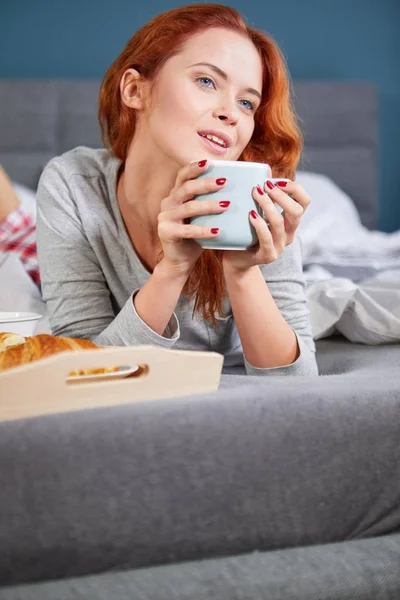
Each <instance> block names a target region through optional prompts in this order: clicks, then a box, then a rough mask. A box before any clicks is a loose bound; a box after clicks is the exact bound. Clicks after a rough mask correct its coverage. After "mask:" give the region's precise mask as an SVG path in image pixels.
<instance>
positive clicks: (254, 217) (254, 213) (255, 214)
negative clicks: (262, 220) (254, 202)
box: [250, 210, 258, 219]
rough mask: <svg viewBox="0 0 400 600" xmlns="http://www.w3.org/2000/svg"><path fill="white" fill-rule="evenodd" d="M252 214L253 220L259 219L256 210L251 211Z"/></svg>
mask: <svg viewBox="0 0 400 600" xmlns="http://www.w3.org/2000/svg"><path fill="white" fill-rule="evenodd" d="M250 214H251V216H252V217H253V219H257V216H258V215H257V213H256V211H255V210H251V211H250Z"/></svg>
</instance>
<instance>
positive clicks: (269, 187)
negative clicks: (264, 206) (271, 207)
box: [264, 180, 304, 229]
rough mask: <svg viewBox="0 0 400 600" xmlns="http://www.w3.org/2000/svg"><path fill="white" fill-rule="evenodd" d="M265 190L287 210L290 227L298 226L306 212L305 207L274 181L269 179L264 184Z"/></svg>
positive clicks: (286, 217)
mask: <svg viewBox="0 0 400 600" xmlns="http://www.w3.org/2000/svg"><path fill="white" fill-rule="evenodd" d="M264 189H265V191H266V192H267V194H268V196H269V197H270V198H271V200H272V201H273V202H276V203H277V204H278V205H279V206H281V207H282V208H283V209H284V211H285V215H284V218H285V222H286V223H287V224H288V225H289V227H290V228H291V229H292V228H295V229H296V228H297V227H298V226H299V224H300V220H301V217H302V216H303V214H304V209H303V207H302V206H301V204H299V203H298V202H296V200H294V199H293V198H290V196H288V194H286V193H285V192H283V191H282V190H281V189H279V188H278V187H277V186H276V185H275V184H274V183H272V182H271V181H269V180H267V181H266V183H265V186H264Z"/></svg>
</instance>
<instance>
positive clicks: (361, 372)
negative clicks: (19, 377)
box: [0, 338, 400, 586]
mask: <svg viewBox="0 0 400 600" xmlns="http://www.w3.org/2000/svg"><path fill="white" fill-rule="evenodd" d="M318 347H319V348H320V352H319V359H318V360H319V362H320V364H321V365H322V366H323V370H324V371H325V372H326V373H327V374H326V375H323V376H321V377H319V378H315V377H314V378H309V377H282V378H278V377H274V378H271V379H268V378H261V377H258V378H257V377H246V376H241V375H237V374H236V375H229V374H224V375H223V378H222V382H221V389H220V390H219V391H218V392H214V393H211V394H207V395H200V396H189V397H186V398H175V399H170V400H159V401H153V402H143V403H133V404H132V405H130V406H125V407H113V408H107V409H97V410H89V411H81V412H76V413H70V414H67V415H54V416H50V417H40V418H36V419H32V420H21V421H16V422H9V423H0V473H1V477H2V482H1V495H0V586H1V585H8V584H12V583H18V582H19V583H24V582H32V581H40V580H49V579H54V578H60V577H74V576H83V575H89V574H93V573H99V572H104V571H109V570H121V569H132V568H140V567H145V566H146V567H148V566H155V565H159V564H165V563H168V564H170V563H173V562H179V561H187V560H198V559H207V558H214V557H218V556H226V555H227V554H229V555H232V554H242V553H248V552H253V551H254V550H258V551H260V552H263V551H268V550H276V549H282V548H287V547H297V546H306V545H310V544H321V543H332V542H336V541H339V540H350V539H355V538H359V537H365V536H374V535H383V534H386V533H390V532H393V531H396V530H397V531H400V511H399V510H398V508H397V510H392V508H393V507H396V506H397V507H399V506H400V499H399V497H398V493H399V486H398V485H397V483H396V482H398V481H399V480H400V446H399V443H398V441H399V439H400V394H399V377H398V362H399V361H398V359H399V352H400V347H399V346H387V347H367V346H363V347H358V346H357V345H352V344H350V343H349V342H347V341H345V340H341V339H340V338H338V339H332V340H325V341H321V342H319V343H318ZM378 363H379V368H376V367H377V365H378ZM338 370H340V371H342V374H341V375H340V376H339V375H337V374H335V373H336V372H337V371H338ZM343 371H344V372H343ZM332 482H334V485H332ZM360 490H361V492H362V493H360ZM343 498H346V499H347V503H346V504H345V505H343V502H342V499H343Z"/></svg>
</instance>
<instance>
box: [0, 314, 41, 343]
mask: <svg viewBox="0 0 400 600" xmlns="http://www.w3.org/2000/svg"><path fill="white" fill-rule="evenodd" d="M41 318H42V315H39V314H38V313H30V312H0V332H1V331H7V332H10V333H18V334H19V335H22V336H24V337H27V336H31V335H33V334H34V331H35V328H36V324H37V322H38V321H39V320H40V319H41Z"/></svg>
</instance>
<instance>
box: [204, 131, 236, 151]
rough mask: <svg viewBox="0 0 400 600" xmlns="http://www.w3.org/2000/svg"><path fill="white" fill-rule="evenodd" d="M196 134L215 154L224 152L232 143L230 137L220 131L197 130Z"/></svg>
mask: <svg viewBox="0 0 400 600" xmlns="http://www.w3.org/2000/svg"><path fill="white" fill-rule="evenodd" d="M198 135H199V136H200V137H201V139H202V140H203V142H204V144H206V145H207V147H208V148H209V149H210V150H212V151H213V152H214V153H216V154H225V152H226V151H227V150H228V149H229V148H230V146H231V145H232V142H231V139H230V137H229V136H228V135H226V134H225V133H223V132H220V131H212V130H208V131H199V132H198Z"/></svg>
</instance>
